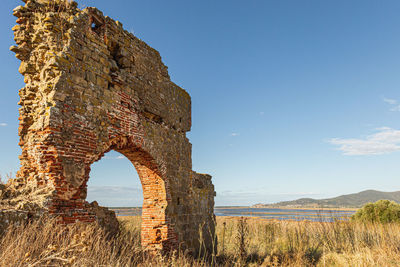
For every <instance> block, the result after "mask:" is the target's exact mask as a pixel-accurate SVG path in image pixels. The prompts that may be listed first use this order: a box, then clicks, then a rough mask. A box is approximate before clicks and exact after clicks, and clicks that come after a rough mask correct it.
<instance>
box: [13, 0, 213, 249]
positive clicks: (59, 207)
mask: <svg viewBox="0 0 400 267" xmlns="http://www.w3.org/2000/svg"><path fill="white" fill-rule="evenodd" d="M48 3H51V4H50V5H49V4H48ZM65 3H66V2H65V1H63V0H52V1H47V0H40V1H37V0H30V1H28V2H27V3H26V4H25V6H20V7H18V8H16V9H14V13H13V14H14V15H15V16H16V17H18V19H17V23H18V24H19V25H16V26H15V27H13V30H14V35H15V41H16V45H15V46H12V47H11V50H12V51H13V52H15V53H16V57H17V58H18V59H20V60H21V65H20V68H19V72H20V73H21V74H22V75H24V82H25V83H26V84H25V87H24V88H22V89H20V91H19V95H20V97H21V99H20V102H19V104H20V105H21V108H20V109H19V112H20V117H19V121H20V127H19V135H20V143H19V145H20V146H21V148H22V153H21V156H20V161H21V168H20V170H19V172H18V175H17V176H18V177H17V179H15V180H13V181H11V182H10V186H12V187H14V188H16V189H17V190H21V194H26V198H27V199H30V200H31V201H30V203H29V205H26V207H27V208H29V207H31V206H35V205H36V206H35V207H37V209H39V208H40V209H42V210H44V211H46V212H49V213H50V214H54V215H57V216H60V218H61V220H62V222H64V223H74V222H76V221H85V222H92V221H94V220H97V221H99V222H101V221H104V220H106V219H105V218H102V217H101V216H102V215H101V214H104V213H107V212H105V211H104V210H102V212H100V213H96V209H98V207H92V206H90V205H89V204H88V203H87V202H86V201H85V198H86V183H87V180H88V178H89V173H90V166H91V164H92V163H93V162H95V161H96V160H98V159H100V158H101V157H102V155H103V154H104V153H105V152H107V151H109V150H111V149H114V150H117V151H119V152H121V153H122V154H124V155H125V156H127V157H128V159H130V161H131V162H132V163H133V164H134V166H135V167H136V169H137V171H138V173H139V176H140V177H141V180H142V185H143V187H144V193H145V194H146V196H145V206H146V207H145V211H144V214H143V220H144V228H143V231H142V236H143V242H144V244H145V245H146V246H149V247H154V248H156V249H166V248H168V249H169V248H178V246H180V247H181V248H183V249H185V248H188V249H190V250H192V251H196V250H199V248H200V242H199V239H200V237H202V238H204V239H205V243H203V245H204V244H205V246H206V248H207V249H209V250H210V249H211V247H212V244H213V242H211V240H212V239H213V238H214V237H213V233H214V226H215V225H214V210H213V207H214V196H215V192H214V186H213V185H212V183H211V176H209V175H206V174H198V173H196V172H194V171H193V170H192V160H191V144H190V142H189V140H188V138H187V137H186V133H187V132H188V131H190V128H191V98H190V95H189V94H188V93H187V92H186V91H185V90H184V89H182V88H180V87H179V86H178V85H176V84H175V83H173V82H172V81H171V80H170V76H169V74H168V68H167V67H166V66H165V65H164V64H163V62H162V60H161V56H160V54H159V53H158V52H157V51H156V50H155V49H153V48H151V47H150V46H148V45H147V44H146V43H144V42H143V41H141V40H140V39H138V38H137V37H135V36H134V35H133V34H131V33H129V32H127V31H126V30H124V29H123V27H122V24H121V23H120V22H118V21H115V20H113V19H111V18H109V17H106V16H104V15H103V13H102V12H100V11H99V10H97V9H96V8H86V9H84V10H80V9H78V8H77V5H76V4H74V3H70V4H68V5H66V6H63V5H65ZM52 9H54V10H52ZM38 195H40V197H37V196H38ZM19 199H23V198H19ZM18 201H19V200H18ZM22 206H24V205H22ZM42 212H43V211H42ZM107 214H108V215H107V216H108V217H110V216H111V214H110V213H107ZM115 221H116V219H115V217H114V222H115ZM117 224H118V223H117ZM202 227H203V229H201V228H202ZM117 228H118V227H117ZM202 230H203V234H202V235H200V232H201V231H202Z"/></svg>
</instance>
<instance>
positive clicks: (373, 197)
mask: <svg viewBox="0 0 400 267" xmlns="http://www.w3.org/2000/svg"><path fill="white" fill-rule="evenodd" d="M380 199H388V200H392V201H395V202H397V203H400V191H396V192H382V191H376V190H366V191H362V192H359V193H355V194H349V195H342V196H338V197H334V198H326V199H313V198H300V199H297V200H293V201H282V202H278V203H275V204H256V205H253V207H257V208H262V207H277V206H279V207H336V208H338V207H346V208H358V207H361V206H363V205H364V204H366V203H368V202H375V201H378V200H380Z"/></svg>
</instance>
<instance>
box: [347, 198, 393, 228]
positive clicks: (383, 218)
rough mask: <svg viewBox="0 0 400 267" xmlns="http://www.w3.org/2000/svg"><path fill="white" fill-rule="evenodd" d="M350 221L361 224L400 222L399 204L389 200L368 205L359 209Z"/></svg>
mask: <svg viewBox="0 0 400 267" xmlns="http://www.w3.org/2000/svg"><path fill="white" fill-rule="evenodd" d="M351 219H352V220H354V221H362V222H380V223H391V222H400V204H397V203H396V202H394V201H390V200H378V201H377V202H375V203H368V204H366V205H364V206H363V207H362V208H361V209H359V210H358V211H357V212H356V213H355V214H354V215H353V216H352V217H351Z"/></svg>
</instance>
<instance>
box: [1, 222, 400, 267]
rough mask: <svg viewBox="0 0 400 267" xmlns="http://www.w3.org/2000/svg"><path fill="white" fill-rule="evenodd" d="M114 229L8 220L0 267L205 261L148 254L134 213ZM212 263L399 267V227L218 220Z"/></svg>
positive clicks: (202, 263)
mask: <svg viewBox="0 0 400 267" xmlns="http://www.w3.org/2000/svg"><path fill="white" fill-rule="evenodd" d="M119 219H120V221H121V234H120V235H119V236H117V237H115V238H111V239H110V238H107V236H106V234H105V233H104V232H103V231H102V230H101V229H100V228H98V227H97V226H96V225H93V224H92V225H88V224H76V225H69V226H66V227H65V226H62V225H59V224H56V223H55V221H54V220H46V222H34V223H32V224H30V225H27V226H17V225H14V226H12V227H10V228H9V230H8V232H7V233H6V234H5V235H4V236H3V237H1V238H0V266H210V265H212V262H210V261H205V260H204V259H197V260H196V259H193V258H191V257H190V256H188V255H186V254H185V253H183V252H182V253H173V254H171V255H164V256H162V255H156V256H152V255H150V254H147V253H146V252H145V251H144V250H143V249H142V248H141V246H140V217H138V216H133V217H120V218H119ZM217 235H218V240H219V242H218V255H217V257H216V258H214V259H215V260H214V262H213V264H214V265H216V266H260V265H261V266H399V265H400V253H399V252H400V225H399V224H361V223H355V222H335V223H315V222H286V221H268V220H263V219H256V218H248V219H243V220H241V219H238V218H230V217H219V218H217Z"/></svg>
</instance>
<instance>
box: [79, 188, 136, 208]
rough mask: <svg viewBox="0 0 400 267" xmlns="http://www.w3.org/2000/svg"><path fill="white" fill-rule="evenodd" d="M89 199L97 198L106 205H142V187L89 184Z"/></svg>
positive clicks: (101, 203)
mask: <svg viewBox="0 0 400 267" xmlns="http://www.w3.org/2000/svg"><path fill="white" fill-rule="evenodd" d="M87 200H88V201H89V202H91V201H94V200H96V201H97V202H98V203H99V204H100V205H102V206H106V207H119V206H127V207H137V206H141V205H142V201H143V193H142V189H141V188H135V187H122V186H90V185H89V186H88V194H87Z"/></svg>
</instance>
